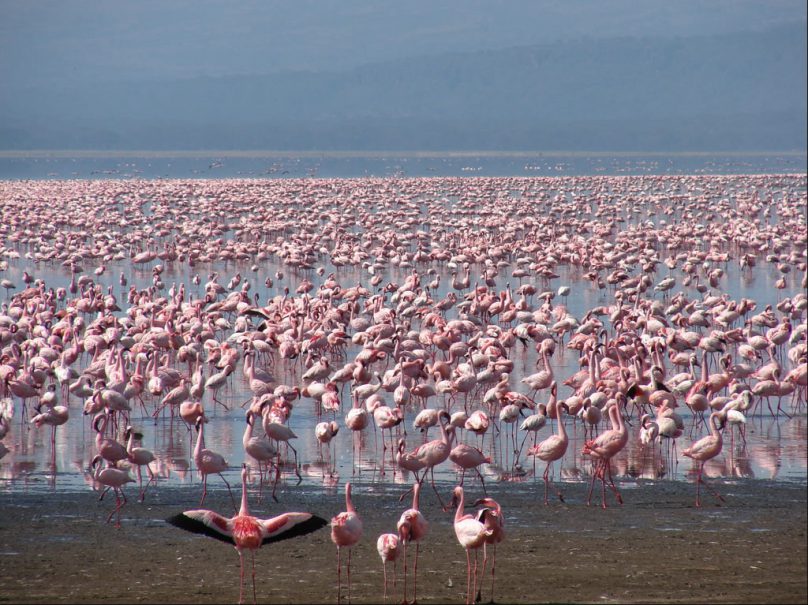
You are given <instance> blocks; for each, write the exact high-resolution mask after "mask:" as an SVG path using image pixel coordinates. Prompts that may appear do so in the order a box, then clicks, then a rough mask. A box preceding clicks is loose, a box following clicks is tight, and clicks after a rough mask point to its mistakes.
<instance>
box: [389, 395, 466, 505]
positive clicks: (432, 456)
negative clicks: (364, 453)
mask: <svg viewBox="0 0 808 605" xmlns="http://www.w3.org/2000/svg"><path fill="white" fill-rule="evenodd" d="M439 417H440V420H441V422H440V432H441V436H440V438H439V439H433V440H432V441H427V442H426V443H423V444H421V445H419V446H418V447H417V448H415V450H413V451H412V452H411V453H410V454H409V456H410V457H411V458H414V459H417V460H419V461H420V463H421V464H423V468H424V474H423V475H421V479H420V482H421V483H423V482H424V479H425V478H426V469H429V471H430V482H431V483H432V489H433V490H434V491H435V495H436V496H437V497H438V501H439V502H440V505H441V508H443V510H446V506H445V505H444V504H443V499H442V498H441V497H440V494H439V493H438V488H437V487H435V467H436V466H437V465H438V464H441V463H442V462H445V461H446V460H447V459H448V458H449V454H450V453H451V451H452V439H453V437H454V431H455V428H454V427H453V426H448V421H449V420H451V416H450V415H449V413H448V412H446V411H445V410H441V411H440V412H439ZM402 497H403V496H402Z"/></svg>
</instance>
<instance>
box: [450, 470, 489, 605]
mask: <svg viewBox="0 0 808 605" xmlns="http://www.w3.org/2000/svg"><path fill="white" fill-rule="evenodd" d="M452 505H453V506H457V510H456V511H455V518H454V530H455V536H457V541H458V542H460V546H462V547H463V548H464V549H465V550H466V604H467V605H468V604H469V603H471V602H472V601H471V595H472V594H477V551H478V549H479V548H480V547H481V546H483V545H484V544H485V541H486V539H487V538H488V537H489V536H491V535H492V534H493V533H494V530H493V529H491V528H489V527H486V526H485V523H484V522H483V521H480V519H479V518H477V517H476V516H474V515H470V514H464V512H463V505H464V496H463V488H462V487H460V486H459V485H458V486H456V487H455V488H454V491H453V493H452ZM471 550H474V586H473V591H472V582H471V577H472V573H471V553H470V551H471Z"/></svg>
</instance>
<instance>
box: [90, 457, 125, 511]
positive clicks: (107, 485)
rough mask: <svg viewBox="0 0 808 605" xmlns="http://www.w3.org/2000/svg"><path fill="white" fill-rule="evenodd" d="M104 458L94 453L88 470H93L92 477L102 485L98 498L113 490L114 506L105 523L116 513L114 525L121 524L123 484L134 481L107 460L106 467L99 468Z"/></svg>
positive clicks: (123, 498)
mask: <svg viewBox="0 0 808 605" xmlns="http://www.w3.org/2000/svg"><path fill="white" fill-rule="evenodd" d="M102 460H104V458H103V457H102V456H100V455H96V456H95V457H94V458H93V461H92V463H91V464H90V470H91V471H92V472H93V479H95V481H96V482H98V483H100V484H101V485H103V486H104V489H103V491H102V492H101V496H99V498H98V500H99V501H101V500H103V499H104V494H106V493H107V492H108V491H109V490H110V489H112V490H113V491H114V492H115V508H113V509H112V512H111V513H109V516H108V517H107V523H109V522H110V520H111V519H112V515H114V514H115V513H118V517H117V522H116V523H115V527H120V526H121V508H123V506H124V504H126V494H124V493H123V489H122V488H123V486H124V485H126V484H127V483H134V482H135V480H134V479H132V477H130V476H129V473H128V472H126V471H125V470H123V469H120V468H115V467H114V466H112V465H111V464H110V463H109V461H107V467H106V468H101V466H100V464H101V461H102Z"/></svg>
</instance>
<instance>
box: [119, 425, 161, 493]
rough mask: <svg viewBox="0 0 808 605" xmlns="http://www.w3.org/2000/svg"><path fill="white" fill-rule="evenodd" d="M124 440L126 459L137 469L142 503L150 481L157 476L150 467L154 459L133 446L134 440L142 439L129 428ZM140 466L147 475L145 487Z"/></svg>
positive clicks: (125, 432) (154, 479) (147, 452)
mask: <svg viewBox="0 0 808 605" xmlns="http://www.w3.org/2000/svg"><path fill="white" fill-rule="evenodd" d="M124 438H125V439H126V457H127V459H128V460H129V462H130V463H131V464H134V465H135V466H136V467H137V484H138V487H139V488H140V501H141V502H143V500H144V499H145V498H146V490H147V489H148V488H149V485H150V484H151V482H152V481H157V476H156V475H155V474H154V471H153V470H152V469H151V466H150V464H151V463H152V462H154V460H155V457H154V454H152V453H151V452H150V451H149V450H147V449H146V448H144V447H136V446H135V439H141V438H142V437H141V435H140V433H135V431H134V430H133V429H132V427H131V426H127V427H126V430H125V431H124ZM141 466H145V467H146V471H147V472H148V473H149V480H148V481H147V482H146V487H143V476H142V473H141V470H140V467H141Z"/></svg>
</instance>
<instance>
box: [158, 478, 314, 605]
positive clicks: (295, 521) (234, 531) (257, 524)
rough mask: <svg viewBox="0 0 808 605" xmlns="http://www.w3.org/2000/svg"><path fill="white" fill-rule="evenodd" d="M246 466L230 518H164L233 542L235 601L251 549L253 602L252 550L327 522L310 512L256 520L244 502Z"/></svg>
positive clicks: (201, 514) (195, 513)
mask: <svg viewBox="0 0 808 605" xmlns="http://www.w3.org/2000/svg"><path fill="white" fill-rule="evenodd" d="M247 475H248V470H247V465H246V464H242V465H241V508H240V509H239V511H238V514H236V515H235V516H233V517H225V516H223V515H220V514H219V513H216V512H213V511H212V510H205V509H197V510H186V511H185V512H182V513H180V514H178V515H174V516H173V517H169V518H168V519H166V521H167V522H168V523H170V524H171V525H174V526H175V527H179V528H180V529H184V530H187V531H191V532H194V533H196V534H204V535H206V536H210V537H211V538H216V539H217V540H221V541H222V542H227V543H228V544H233V545H234V546H235V548H236V552H238V559H239V566H240V568H241V572H240V574H239V595H238V602H239V603H243V602H244V550H245V549H246V550H249V551H250V556H251V559H252V585H253V603H255V602H256V595H255V551H256V550H258V549H259V548H261V546H263V545H264V544H269V543H270V542H280V541H281V540H287V539H289V538H295V537H298V536H305V535H306V534H310V533H311V532H313V531H316V530H318V529H320V528H321V527H324V526H325V525H326V524H327V521H326V520H325V519H323V518H322V517H318V516H316V515H312V514H311V513H297V512H292V513H283V514H282V515H278V516H277V517H272V518H271V519H259V518H257V517H254V516H252V515H251V514H250V509H249V506H248V504H247Z"/></svg>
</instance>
